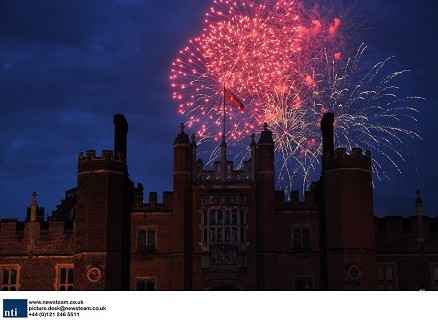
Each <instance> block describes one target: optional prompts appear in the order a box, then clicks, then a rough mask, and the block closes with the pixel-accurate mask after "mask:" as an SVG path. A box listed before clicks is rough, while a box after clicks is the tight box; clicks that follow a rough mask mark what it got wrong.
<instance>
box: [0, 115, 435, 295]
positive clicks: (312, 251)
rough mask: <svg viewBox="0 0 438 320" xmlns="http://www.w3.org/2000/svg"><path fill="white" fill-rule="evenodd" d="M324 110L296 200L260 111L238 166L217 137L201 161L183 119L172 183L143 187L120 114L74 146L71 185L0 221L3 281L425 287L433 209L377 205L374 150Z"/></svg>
mask: <svg viewBox="0 0 438 320" xmlns="http://www.w3.org/2000/svg"><path fill="white" fill-rule="evenodd" d="M333 122H334V115H333V114H331V113H327V114H325V115H324V117H323V120H322V122H321V131H322V137H323V156H322V168H321V170H322V173H321V177H320V179H319V181H316V182H314V183H313V184H312V187H311V189H310V190H309V191H307V192H305V195H304V201H300V200H299V199H300V197H299V194H298V192H292V194H291V199H290V201H287V200H286V199H285V196H284V192H283V191H277V190H275V182H274V179H275V177H274V175H275V173H274V171H275V168H274V142H273V139H272V132H270V131H269V127H268V126H267V125H266V124H265V125H264V127H263V128H262V131H261V133H260V134H259V135H258V139H256V137H255V135H253V136H252V139H251V142H250V148H249V149H250V154H249V158H248V160H247V161H245V162H244V163H243V166H242V167H241V168H239V169H236V168H235V167H234V163H233V162H232V161H230V160H228V158H227V145H226V143H225V140H224V139H223V141H222V143H221V144H220V151H221V155H220V159H217V161H215V162H214V163H213V165H212V167H208V168H207V167H206V166H205V165H204V162H203V161H202V160H201V159H198V156H197V144H196V141H195V137H194V136H192V138H190V137H189V135H188V133H186V132H185V128H184V126H183V125H181V128H180V132H179V133H178V134H177V136H176V139H175V141H174V143H173V152H174V169H173V192H164V194H163V196H162V199H163V200H162V202H161V203H160V202H158V201H157V199H158V196H157V193H156V192H150V193H149V195H148V198H146V199H145V195H144V189H143V186H142V185H141V184H137V185H134V183H133V182H132V181H131V178H130V176H129V174H128V166H127V134H128V122H127V121H126V119H125V117H124V116H123V115H120V114H118V115H115V116H114V125H115V140H114V150H111V151H107V150H104V151H102V153H101V154H99V155H97V154H96V152H95V151H87V152H85V153H81V154H80V155H79V158H78V172H77V177H78V178H77V186H76V188H74V189H72V190H68V191H67V192H66V197H65V199H64V200H63V201H62V202H61V204H60V205H59V206H58V207H57V209H56V210H55V211H54V212H52V214H51V215H50V216H49V217H48V218H47V219H45V216H44V209H43V208H41V207H39V205H38V203H37V199H36V193H34V194H33V199H32V202H31V204H30V206H29V207H28V208H27V214H26V217H25V220H24V221H17V219H1V221H0V269H1V270H0V272H1V273H0V277H1V278H0V279H1V281H2V282H1V288H2V290H378V289H379V290H419V289H425V290H433V289H438V220H437V218H436V217H427V216H424V215H423V213H422V200H421V197H420V192H419V191H417V195H416V199H413V200H414V201H413V207H412V208H413V211H414V210H415V215H413V216H411V217H408V218H402V217H398V216H388V217H382V218H380V217H375V216H374V209H373V187H372V169H371V154H370V152H368V151H367V152H363V151H362V150H361V149H358V148H356V149H353V150H348V151H347V150H345V149H335V148H334V139H333Z"/></svg>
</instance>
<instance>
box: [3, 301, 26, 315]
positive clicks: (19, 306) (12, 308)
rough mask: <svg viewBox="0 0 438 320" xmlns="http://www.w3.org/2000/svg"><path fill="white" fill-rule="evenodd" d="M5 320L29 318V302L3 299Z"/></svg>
mask: <svg viewBox="0 0 438 320" xmlns="http://www.w3.org/2000/svg"><path fill="white" fill-rule="evenodd" d="M3 318H27V300H26V299H3Z"/></svg>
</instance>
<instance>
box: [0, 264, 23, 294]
mask: <svg viewBox="0 0 438 320" xmlns="http://www.w3.org/2000/svg"><path fill="white" fill-rule="evenodd" d="M0 270H1V277H2V291H17V290H18V289H19V270H20V266H18V265H3V266H0Z"/></svg>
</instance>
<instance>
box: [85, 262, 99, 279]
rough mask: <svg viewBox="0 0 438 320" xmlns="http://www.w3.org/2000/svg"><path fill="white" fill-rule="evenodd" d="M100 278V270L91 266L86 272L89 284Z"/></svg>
mask: <svg viewBox="0 0 438 320" xmlns="http://www.w3.org/2000/svg"><path fill="white" fill-rule="evenodd" d="M101 278H102V268H100V266H96V265H93V266H91V267H90V268H89V269H88V271H87V279H88V280H90V281H91V282H97V281H99V280H100V279H101Z"/></svg>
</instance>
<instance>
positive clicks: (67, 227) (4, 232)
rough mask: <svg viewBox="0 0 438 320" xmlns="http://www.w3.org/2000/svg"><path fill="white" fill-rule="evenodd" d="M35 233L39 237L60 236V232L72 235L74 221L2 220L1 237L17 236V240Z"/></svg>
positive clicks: (0, 224) (0, 223)
mask: <svg viewBox="0 0 438 320" xmlns="http://www.w3.org/2000/svg"><path fill="white" fill-rule="evenodd" d="M32 229H33V234H34V235H36V236H37V237H39V236H43V237H44V239H47V237H49V238H51V237H58V236H59V235H60V234H64V235H68V236H70V235H72V234H73V230H74V222H72V221H56V220H49V221H35V222H32V221H18V220H17V219H1V220H0V239H5V238H15V239H16V240H17V241H23V240H24V239H28V238H29V237H30V236H31V235H32Z"/></svg>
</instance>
